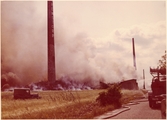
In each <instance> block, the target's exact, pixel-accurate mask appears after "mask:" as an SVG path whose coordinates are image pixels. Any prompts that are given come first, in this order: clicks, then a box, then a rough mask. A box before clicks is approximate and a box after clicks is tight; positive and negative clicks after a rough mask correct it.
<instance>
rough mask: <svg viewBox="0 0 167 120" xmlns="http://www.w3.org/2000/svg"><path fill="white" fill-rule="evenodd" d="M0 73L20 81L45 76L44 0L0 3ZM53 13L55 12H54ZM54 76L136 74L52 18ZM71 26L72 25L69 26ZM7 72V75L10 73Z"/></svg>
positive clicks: (76, 77)
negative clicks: (0, 31)
mask: <svg viewBox="0 0 167 120" xmlns="http://www.w3.org/2000/svg"><path fill="white" fill-rule="evenodd" d="M1 4H2V6H1V7H2V11H1V22H2V24H1V25H2V26H1V27H2V29H1V30H2V33H1V35H2V37H1V39H2V44H1V47H2V49H1V50H2V54H1V57H2V58H1V59H2V62H1V63H2V76H8V75H9V73H12V74H15V76H17V77H16V78H17V81H20V83H22V84H29V83H32V82H38V81H41V80H45V79H44V78H47V18H46V17H47V11H46V10H47V9H46V2H5V1H4V2H1ZM54 14H56V13H54ZM54 26H55V30H54V31H55V43H56V47H55V50H56V79H60V78H61V77H63V76H69V77H70V78H73V79H74V80H77V81H79V82H84V80H88V79H89V80H90V81H91V82H93V83H98V82H99V81H100V80H104V81H105V82H118V81H121V80H123V79H130V78H134V77H136V73H135V70H134V68H133V67H131V66H129V65H126V64H125V63H124V62H123V60H121V58H118V57H116V55H115V54H112V53H109V50H108V49H106V48H105V45H106V44H110V43H106V44H105V45H101V46H100V47H99V46H98V45H97V43H96V42H94V41H93V40H92V39H91V38H90V37H89V36H88V35H87V34H86V33H79V31H78V33H77V34H70V33H72V31H68V29H66V27H65V26H64V25H62V24H61V20H60V19H59V18H56V17H55V20H54ZM71 27H73V26H71ZM10 75H11V74H10Z"/></svg>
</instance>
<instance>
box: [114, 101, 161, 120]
mask: <svg viewBox="0 0 167 120" xmlns="http://www.w3.org/2000/svg"><path fill="white" fill-rule="evenodd" d="M129 107H130V109H129V110H127V111H124V112H122V113H120V114H118V115H116V116H114V117H111V118H112V119H161V111H160V109H151V108H150V107H149V103H148V101H147V100H146V101H144V102H139V104H136V105H130V106H129Z"/></svg>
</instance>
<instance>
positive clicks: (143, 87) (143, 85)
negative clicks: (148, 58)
mask: <svg viewBox="0 0 167 120" xmlns="http://www.w3.org/2000/svg"><path fill="white" fill-rule="evenodd" d="M143 89H146V87H145V72H144V69H143Z"/></svg>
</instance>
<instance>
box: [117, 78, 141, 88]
mask: <svg viewBox="0 0 167 120" xmlns="http://www.w3.org/2000/svg"><path fill="white" fill-rule="evenodd" d="M119 85H120V87H121V89H128V90H138V89H139V87H138V83H137V82H136V79H130V80H126V81H122V82H120V83H119Z"/></svg>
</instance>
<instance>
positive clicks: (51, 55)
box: [47, 1, 56, 83]
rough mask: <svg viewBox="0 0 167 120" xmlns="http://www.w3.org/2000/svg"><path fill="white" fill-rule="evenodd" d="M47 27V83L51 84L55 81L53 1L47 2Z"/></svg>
mask: <svg viewBox="0 0 167 120" xmlns="http://www.w3.org/2000/svg"><path fill="white" fill-rule="evenodd" d="M47 9H48V11H47V12H48V13H47V25H48V26H47V27H48V81H49V83H53V82H54V81H55V79H56V70H55V44H54V21H53V1H47Z"/></svg>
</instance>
